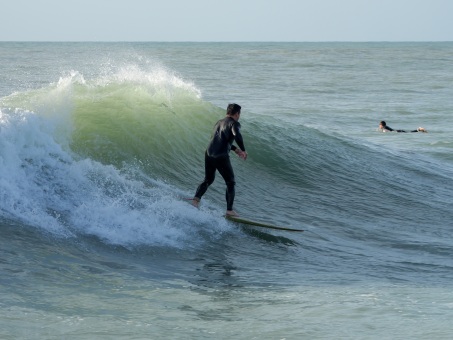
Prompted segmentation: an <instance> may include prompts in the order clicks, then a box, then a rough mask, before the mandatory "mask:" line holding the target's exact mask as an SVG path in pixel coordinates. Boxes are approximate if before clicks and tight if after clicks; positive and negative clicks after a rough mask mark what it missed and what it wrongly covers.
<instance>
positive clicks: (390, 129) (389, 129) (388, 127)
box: [383, 125, 418, 132]
mask: <svg viewBox="0 0 453 340" xmlns="http://www.w3.org/2000/svg"><path fill="white" fill-rule="evenodd" d="M383 129H384V130H387V131H396V132H406V131H404V130H393V129H392V128H391V127H390V126H387V125H386V126H384V127H383ZM411 132H418V130H412V131H411Z"/></svg>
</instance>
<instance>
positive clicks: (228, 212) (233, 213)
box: [225, 210, 239, 217]
mask: <svg viewBox="0 0 453 340" xmlns="http://www.w3.org/2000/svg"><path fill="white" fill-rule="evenodd" d="M225 215H226V216H236V217H238V216H239V214H238V213H237V212H236V211H234V210H227V211H226V214H225Z"/></svg>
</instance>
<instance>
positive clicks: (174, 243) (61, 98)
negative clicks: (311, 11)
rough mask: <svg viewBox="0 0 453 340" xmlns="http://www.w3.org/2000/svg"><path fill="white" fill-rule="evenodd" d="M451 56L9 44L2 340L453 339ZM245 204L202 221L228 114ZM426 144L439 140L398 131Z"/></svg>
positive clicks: (266, 46) (5, 45)
mask: <svg viewBox="0 0 453 340" xmlns="http://www.w3.org/2000/svg"><path fill="white" fill-rule="evenodd" d="M452 65H453V43H14V42H2V43H0V338H1V339H337V338H341V339H450V338H451V336H452V334H453V326H452V324H451V320H452V318H453V289H452V288H453V260H452V259H453V239H452V228H453V224H452V217H453V186H452V181H451V178H452V175H453V156H452V151H453V67H452ZM231 102H236V103H239V104H240V105H241V106H242V114H241V125H242V133H243V135H244V139H245V145H246V148H247V151H248V154H249V158H248V159H247V161H245V162H244V161H241V160H240V159H238V158H237V157H235V155H232V162H233V167H234V169H235V173H236V177H237V180H236V181H237V188H236V201H235V209H236V210H237V211H238V212H239V213H240V214H241V215H242V216H246V217H250V218H253V219H257V220H264V221H267V222H270V223H273V224H278V225H283V226H291V227H295V228H302V229H304V230H305V231H304V232H303V233H291V232H280V231H273V230H266V229H257V228H255V229H253V228H248V227H244V226H241V225H236V224H234V223H231V222H228V221H226V220H225V219H224V218H223V217H222V215H223V214H224V210H225V202H224V190H225V185H224V183H223V181H222V179H221V177H220V176H218V178H217V180H216V181H215V183H214V184H213V185H212V186H211V187H210V189H209V190H208V192H207V193H206V195H205V196H204V198H203V200H202V204H201V206H200V209H198V210H197V209H195V208H193V207H192V206H190V205H189V204H187V202H185V201H184V200H183V199H182V197H190V196H192V195H193V193H194V191H195V189H196V187H197V186H198V184H199V183H200V181H201V180H202V179H203V171H204V170H203V169H204V165H203V156H204V155H203V153H204V149H205V147H206V145H207V142H208V139H209V136H210V133H211V128H212V126H213V124H214V123H215V122H216V121H217V120H218V119H220V118H221V117H223V116H224V115H225V108H226V106H227V104H228V103H231ZM380 120H385V121H386V122H387V124H388V125H389V126H391V127H393V128H395V129H405V130H408V131H409V130H413V129H416V128H417V127H420V126H422V127H425V128H426V129H427V130H428V133H382V132H380V131H378V124H379V121H380Z"/></svg>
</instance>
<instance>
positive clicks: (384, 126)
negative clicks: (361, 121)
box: [379, 121, 428, 132]
mask: <svg viewBox="0 0 453 340" xmlns="http://www.w3.org/2000/svg"><path fill="white" fill-rule="evenodd" d="M379 129H380V130H381V131H382V132H390V131H393V132H406V131H404V130H394V129H392V128H391V127H390V126H387V124H386V123H385V122H384V121H381V122H380V123H379ZM409 132H428V131H426V129H425V128H422V127H419V128H418V129H417V130H412V131H409Z"/></svg>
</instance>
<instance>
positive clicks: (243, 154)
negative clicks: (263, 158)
mask: <svg viewBox="0 0 453 340" xmlns="http://www.w3.org/2000/svg"><path fill="white" fill-rule="evenodd" d="M234 152H236V155H238V156H239V157H240V158H242V159H243V160H244V161H245V160H246V159H247V151H242V150H241V149H236V150H234Z"/></svg>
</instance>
